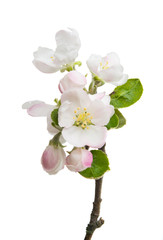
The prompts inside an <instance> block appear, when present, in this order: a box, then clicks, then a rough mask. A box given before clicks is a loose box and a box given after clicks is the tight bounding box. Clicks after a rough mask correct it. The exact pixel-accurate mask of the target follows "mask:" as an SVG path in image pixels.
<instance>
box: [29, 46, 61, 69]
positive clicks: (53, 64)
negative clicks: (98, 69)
mask: <svg viewBox="0 0 163 240" xmlns="http://www.w3.org/2000/svg"><path fill="white" fill-rule="evenodd" d="M33 55H34V60H33V64H34V65H35V67H36V68H37V69H38V70H40V71H41V72H44V73H54V72H57V71H58V70H59V69H60V68H61V63H60V62H59V61H58V59H57V58H55V57H54V51H53V50H52V49H49V48H44V47H39V48H38V50H37V51H36V52H34V53H33Z"/></svg>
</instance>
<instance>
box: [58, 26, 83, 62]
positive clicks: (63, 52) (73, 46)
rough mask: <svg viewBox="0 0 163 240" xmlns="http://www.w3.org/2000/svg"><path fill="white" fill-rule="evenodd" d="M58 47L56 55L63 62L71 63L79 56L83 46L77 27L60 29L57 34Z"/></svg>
mask: <svg viewBox="0 0 163 240" xmlns="http://www.w3.org/2000/svg"><path fill="white" fill-rule="evenodd" d="M55 39H56V44H57V48H56V51H55V53H54V55H55V57H56V58H57V59H58V60H59V61H61V62H62V63H63V64H67V63H71V62H73V61H74V60H75V58H76V57H77V56H78V51H79V49H80V47H81V42H80V38H79V35H78V32H77V31H76V30H75V29H71V28H69V29H68V30H60V31H58V32H57V33H56V36H55Z"/></svg>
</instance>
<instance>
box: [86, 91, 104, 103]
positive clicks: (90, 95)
mask: <svg viewBox="0 0 163 240" xmlns="http://www.w3.org/2000/svg"><path fill="white" fill-rule="evenodd" d="M104 96H105V92H101V93H96V94H93V95H92V94H89V97H90V99H91V100H92V101H94V100H96V99H103V98H104Z"/></svg>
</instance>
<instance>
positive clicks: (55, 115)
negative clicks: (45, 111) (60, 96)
mask: <svg viewBox="0 0 163 240" xmlns="http://www.w3.org/2000/svg"><path fill="white" fill-rule="evenodd" d="M51 119H52V120H53V122H54V124H55V125H58V108H56V109H54V110H53V111H52V113H51Z"/></svg>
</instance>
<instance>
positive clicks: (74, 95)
mask: <svg viewBox="0 0 163 240" xmlns="http://www.w3.org/2000/svg"><path fill="white" fill-rule="evenodd" d="M65 101H68V102H72V103H73V104H74V106H76V107H87V106H88V105H89V104H90V103H91V100H90V98H89V96H88V94H87V93H86V92H85V91H84V90H82V89H78V88H73V89H71V90H68V91H66V92H64V93H63V94H62V97H61V103H63V102H65ZM74 110H75V109H74Z"/></svg>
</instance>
